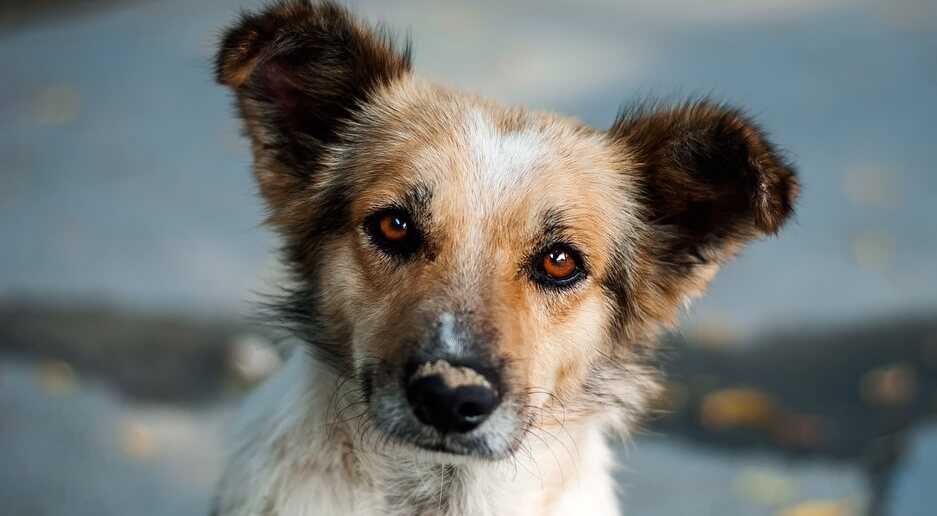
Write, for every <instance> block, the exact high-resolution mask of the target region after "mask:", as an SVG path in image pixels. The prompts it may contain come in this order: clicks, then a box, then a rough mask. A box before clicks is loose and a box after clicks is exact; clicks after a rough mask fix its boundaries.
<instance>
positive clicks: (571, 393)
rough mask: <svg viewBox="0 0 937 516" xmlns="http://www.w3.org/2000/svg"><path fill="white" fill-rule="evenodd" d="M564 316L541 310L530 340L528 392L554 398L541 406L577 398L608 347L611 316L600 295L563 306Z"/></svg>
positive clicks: (583, 298) (590, 292)
mask: <svg viewBox="0 0 937 516" xmlns="http://www.w3.org/2000/svg"><path fill="white" fill-rule="evenodd" d="M563 312H564V313H563V314H562V316H560V315H558V314H557V313H556V311H555V309H554V310H552V311H551V310H547V309H544V310H542V312H541V314H540V317H539V319H540V321H539V323H540V324H536V325H534V326H535V327H536V330H535V334H534V335H532V336H531V337H532V338H531V342H532V345H531V350H530V351H529V357H530V359H529V363H530V367H531V372H530V377H531V381H530V383H531V385H530V389H531V390H534V391H544V392H550V393H552V394H553V396H555V398H553V397H547V398H545V399H544V400H543V402H544V403H554V404H564V403H566V401H567V400H572V399H574V398H575V397H577V396H578V395H579V393H580V392H581V391H582V387H583V385H584V383H585V381H586V380H587V378H588V374H589V370H590V365H591V364H593V363H594V362H595V361H596V360H597V359H598V358H600V357H601V353H602V348H603V347H605V346H606V345H607V344H606V341H607V332H606V331H605V328H606V326H607V325H608V321H609V320H610V317H611V314H610V310H609V303H608V302H607V301H606V300H605V297H604V296H603V295H602V293H601V292H600V291H598V290H595V291H593V290H591V289H590V290H589V291H588V292H586V293H585V295H583V296H581V298H579V299H576V300H575V301H574V302H571V303H569V304H567V305H566V306H564V307H563ZM548 408H549V407H548ZM554 408H559V407H554Z"/></svg>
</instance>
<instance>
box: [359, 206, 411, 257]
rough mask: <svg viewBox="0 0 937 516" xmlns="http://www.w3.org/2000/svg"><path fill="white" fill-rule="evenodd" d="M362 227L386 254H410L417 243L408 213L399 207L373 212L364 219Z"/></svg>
mask: <svg viewBox="0 0 937 516" xmlns="http://www.w3.org/2000/svg"><path fill="white" fill-rule="evenodd" d="M364 227H365V230H366V231H367V232H368V234H369V235H370V237H371V240H372V241H373V242H374V243H375V244H377V246H378V247H380V248H381V249H382V250H383V251H384V252H386V253H388V254H397V255H404V254H410V253H412V252H413V251H415V250H416V247H417V245H418V244H419V241H418V238H417V237H418V235H417V231H416V228H415V227H414V224H413V221H412V220H411V218H410V215H409V214H408V213H407V212H406V211H404V210H401V209H396V208H394V209H388V210H382V211H380V212H378V213H375V214H374V215H371V216H370V217H368V218H367V220H365V225H364Z"/></svg>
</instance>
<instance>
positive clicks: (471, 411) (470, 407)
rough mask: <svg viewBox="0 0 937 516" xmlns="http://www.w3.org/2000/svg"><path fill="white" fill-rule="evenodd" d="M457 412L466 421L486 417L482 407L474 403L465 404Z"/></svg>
mask: <svg viewBox="0 0 937 516" xmlns="http://www.w3.org/2000/svg"><path fill="white" fill-rule="evenodd" d="M456 412H458V414H459V415H460V416H462V417H463V418H465V419H466V420H468V419H478V418H479V417H481V416H484V415H485V411H484V410H482V408H481V406H480V405H479V404H478V403H472V402H468V403H463V404H462V405H460V406H459V409H458V410H457V411H456Z"/></svg>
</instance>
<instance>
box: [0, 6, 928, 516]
mask: <svg viewBox="0 0 937 516" xmlns="http://www.w3.org/2000/svg"><path fill="white" fill-rule="evenodd" d="M255 5H257V2H255V1H253V0H241V1H239V2H237V1H228V0H205V1H199V2H191V1H183V0H162V1H155V0H78V1H72V2H63V1H60V0H58V1H57V0H41V1H32V2H26V1H22V0H6V1H5V2H3V3H2V4H0V513H2V514H4V515H16V516H19V515H49V516H60V515H61V516H64V515H89V516H90V515H94V516H98V515H102V516H104V515H122V516H123V515H128V514H133V515H147V516H148V515H201V514H205V512H206V510H207V504H208V500H209V499H210V496H211V490H212V487H213V484H214V482H215V481H216V479H217V475H218V472H219V470H220V467H221V461H222V448H221V442H222V440H221V436H222V435H224V432H225V430H226V428H227V426H228V422H229V421H230V418H231V415H232V413H233V410H234V407H235V406H236V403H237V400H238V399H239V397H240V396H241V395H242V393H243V392H244V391H245V390H246V389H248V388H249V387H250V385H252V384H254V383H256V382H257V381H259V380H260V379H262V378H263V377H264V376H266V375H268V374H269V373H270V372H271V371H273V370H274V369H275V368H276V367H277V365H278V361H279V358H278V356H277V353H276V351H275V349H274V348H273V347H272V345H271V342H270V338H269V333H268V332H267V331H266V330H265V329H264V327H263V325H262V324H258V323H257V321H256V320H254V319H255V317H254V315H255V314H256V310H255V308H254V307H255V303H256V302H257V301H258V300H259V299H260V298H261V296H262V294H263V292H269V291H270V288H269V287H268V285H270V284H271V282H273V281H275V280H276V279H277V278H278V277H279V276H280V272H279V271H278V268H277V265H276V260H275V256H274V252H273V251H274V249H275V246H276V243H275V240H274V238H273V236H272V235H271V233H270V232H269V231H268V230H266V229H265V228H263V227H262V226H260V224H259V221H260V219H261V217H262V207H261V205H260V202H259V200H258V198H257V197H256V196H255V194H254V187H253V184H252V178H251V176H250V173H249V163H250V156H249V153H248V145H247V142H246V141H245V140H244V139H243V138H242V137H241V136H240V135H239V125H238V122H237V121H236V120H235V119H234V117H233V115H232V109H231V99H230V97H229V95H228V94H227V92H226V91H224V90H222V88H220V87H217V86H215V85H214V84H213V82H212V79H211V72H210V64H209V62H210V58H211V56H212V53H213V51H214V45H215V43H216V40H217V34H218V32H219V30H220V29H221V27H223V26H224V25H225V24H226V23H228V22H229V21H230V20H231V19H232V18H233V17H234V16H236V14H237V12H238V9H239V8H240V7H251V6H255ZM349 5H351V6H352V7H353V8H354V9H355V10H356V11H357V12H359V13H362V14H364V15H365V16H366V17H368V18H369V19H370V20H372V21H373V20H384V21H386V22H387V23H388V25H389V26H390V27H392V28H395V29H397V31H398V33H399V34H401V35H403V34H409V35H410V36H411V37H412V39H413V41H414V65H415V68H416V70H417V71H418V72H419V73H422V74H424V75H425V76H428V77H430V78H432V79H434V80H437V81H441V82H443V83H446V84H449V85H452V86H456V87H460V88H464V89H468V90H472V91H475V92H478V93H481V94H484V95H486V96H490V97H493V98H495V99H497V100H499V101H502V102H505V103H510V104H526V105H529V106H531V107H535V108H543V109H550V110H557V111H562V112H564V113H568V114H571V115H574V116H577V117H579V118H581V119H583V120H585V121H587V122H589V123H592V124H595V125H597V126H602V127H604V126H607V125H608V124H609V123H610V122H611V120H612V119H613V118H614V115H615V113H616V111H617V109H618V107H619V105H621V104H622V103H625V102H628V101H632V100H635V99H640V98H644V97H654V98H662V97H663V98H677V99H682V98H685V97H687V96H692V95H711V96H712V97H713V98H715V99H718V100H726V101H731V102H734V103H738V104H740V105H742V106H745V107H747V108H748V109H749V110H750V112H751V113H752V114H753V115H754V116H755V117H756V118H757V119H758V120H759V121H760V122H761V123H762V124H763V126H764V127H766V128H768V129H769V131H770V132H771V134H772V135H773V138H774V139H775V141H776V142H778V143H779V144H780V146H781V147H783V148H784V149H785V151H786V152H787V154H788V156H789V157H790V158H791V159H792V160H793V161H794V162H796V163H797V165H798V168H799V170H800V173H801V175H802V182H803V195H802V198H801V202H800V205H799V210H798V215H797V220H796V221H795V222H794V223H792V224H790V225H789V226H788V227H787V228H786V229H785V230H784V231H782V232H781V234H780V235H779V236H778V237H777V238H773V239H770V240H766V241H762V242H758V243H756V244H754V245H752V246H750V247H748V248H747V249H746V250H745V251H744V253H743V255H742V256H740V257H739V258H738V259H737V260H736V261H734V262H732V263H731V264H730V265H728V266H727V267H725V268H724V270H723V271H722V272H721V274H720V275H719V276H717V278H716V280H715V281H714V283H713V285H712V287H711V290H710V293H709V296H708V297H707V298H705V299H703V300H701V301H700V302H698V303H696V304H695V305H694V306H693V307H692V308H691V309H690V310H688V311H687V312H686V314H685V316H684V317H683V323H682V325H681V327H680V329H679V331H677V332H675V333H674V334H673V335H672V336H670V337H668V339H667V343H666V346H665V347H664V353H662V367H664V368H665V369H666V370H667V371H668V378H669V380H668V389H667V395H666V396H665V398H664V399H662V400H661V401H660V403H659V407H658V409H659V415H657V416H656V417H654V418H652V419H651V421H650V422H649V425H648V427H647V429H646V431H645V432H643V433H641V434H640V435H637V436H635V439H634V440H633V441H632V442H630V443H628V444H627V445H625V446H623V447H622V452H621V464H622V468H621V470H620V472H619V478H620V479H621V496H622V499H623V500H624V505H625V506H626V507H629V512H628V514H641V515H648V516H682V515H687V514H693V515H712V516H732V515H739V516H752V515H754V516H758V515H778V516H851V515H875V516H879V515H881V516H884V515H888V516H924V515H933V514H935V512H934V511H937V509H934V504H933V502H932V498H933V489H934V486H937V422H935V419H937V417H935V416H937V200H935V192H937V170H935V163H937V124H935V120H937V3H935V2H933V1H931V0H894V1H886V0H882V1H880V2H872V1H863V0H854V1H848V0H760V1H743V0H722V1H712V2H690V1H687V2H680V1H677V0H663V1H656V2H644V3H642V2H637V1H627V2H624V1H616V0H585V1H579V2H572V1H565V2H564V1H559V0H543V1H532V0H529V1H515V2H495V1H492V0H483V1H476V2H463V3H459V2H449V1H446V2H442V1H431V0H408V1H403V2H390V1H385V2H380V1H378V0H354V1H352V2H350V4H349ZM261 322H262V321H261Z"/></svg>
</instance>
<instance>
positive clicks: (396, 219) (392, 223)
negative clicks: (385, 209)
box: [378, 212, 410, 242]
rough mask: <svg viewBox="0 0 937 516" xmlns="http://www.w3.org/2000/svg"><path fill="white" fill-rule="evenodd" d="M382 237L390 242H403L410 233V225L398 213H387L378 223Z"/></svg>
mask: <svg viewBox="0 0 937 516" xmlns="http://www.w3.org/2000/svg"><path fill="white" fill-rule="evenodd" d="M378 227H379V228H380V230H381V236H383V237H384V238H386V239H387V240H388V241H390V242H402V241H403V240H404V239H406V238H407V235H408V234H409V233H410V224H409V222H408V221H407V219H406V218H404V217H402V216H401V215H400V214H398V213H393V212H391V213H386V214H384V215H383V216H381V219H380V221H379V222H378Z"/></svg>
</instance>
